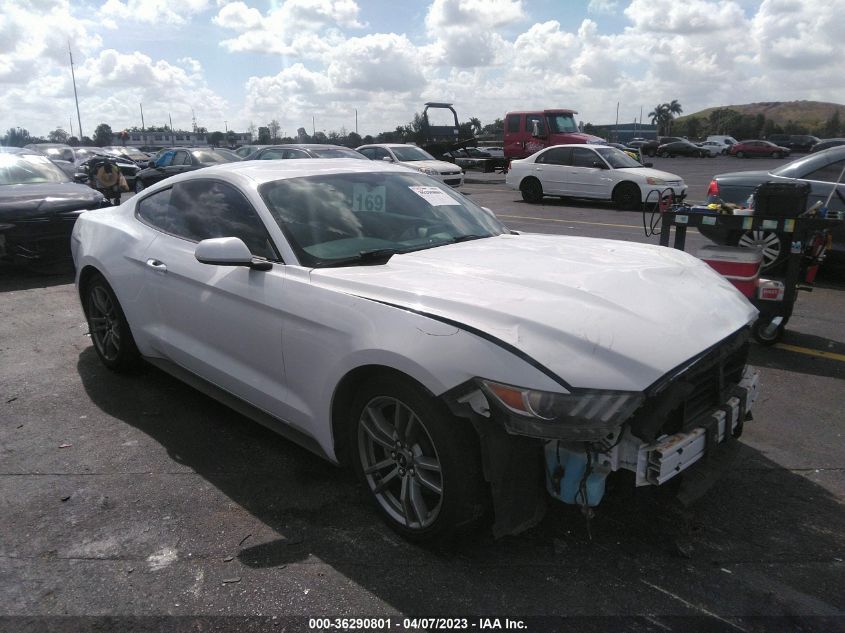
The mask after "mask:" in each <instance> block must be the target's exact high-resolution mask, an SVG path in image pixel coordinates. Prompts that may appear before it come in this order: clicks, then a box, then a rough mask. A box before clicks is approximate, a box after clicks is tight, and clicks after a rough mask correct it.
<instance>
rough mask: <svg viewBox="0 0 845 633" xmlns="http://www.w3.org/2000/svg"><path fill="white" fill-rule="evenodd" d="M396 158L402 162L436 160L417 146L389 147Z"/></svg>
mask: <svg viewBox="0 0 845 633" xmlns="http://www.w3.org/2000/svg"><path fill="white" fill-rule="evenodd" d="M390 149H391V150H392V151H393V153H394V154H396V160H398V161H402V162H413V161H415V160H437V159H436V158H434V156H432V155H431V154H429V153H428V152H427V151H425V150H424V149H420V148H419V147H391V148H390Z"/></svg>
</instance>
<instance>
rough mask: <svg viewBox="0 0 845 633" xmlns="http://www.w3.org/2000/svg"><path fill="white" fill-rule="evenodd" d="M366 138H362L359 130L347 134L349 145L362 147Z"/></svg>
mask: <svg viewBox="0 0 845 633" xmlns="http://www.w3.org/2000/svg"><path fill="white" fill-rule="evenodd" d="M363 141H364V139H362V138H361V135H360V134H358V132H350V133H349V134H347V136H346V145H347V146H349V147H360V146H361V145H363V144H364V143H363Z"/></svg>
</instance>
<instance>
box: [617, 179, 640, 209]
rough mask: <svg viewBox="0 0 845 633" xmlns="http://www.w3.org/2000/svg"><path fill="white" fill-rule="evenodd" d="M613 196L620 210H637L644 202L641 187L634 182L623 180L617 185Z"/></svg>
mask: <svg viewBox="0 0 845 633" xmlns="http://www.w3.org/2000/svg"><path fill="white" fill-rule="evenodd" d="M611 197H612V198H613V203H614V204H615V205H616V207H617V208H618V209H619V210H620V211H636V210H637V209H639V208H640V207H641V206H642V203H643V201H642V195H641V192H640V188H639V187H638V186H637V185H636V184H634V183H633V182H621V183H619V184H618V185H616V189H614V190H613V194H612V196H611Z"/></svg>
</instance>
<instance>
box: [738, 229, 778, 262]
mask: <svg viewBox="0 0 845 633" xmlns="http://www.w3.org/2000/svg"><path fill="white" fill-rule="evenodd" d="M734 245H735V246H742V247H743V248H759V249H761V250H762V251H763V263H762V265H761V267H760V270H761V271H762V272H766V273H773V272H776V271H779V270H780V269H781V268H783V266H784V265H785V264H786V260H787V258H788V257H789V241H788V240H787V238H785V237H783V236H782V235H780V234H778V233H775V232H774V231H763V230H756V231H745V232H743V233H740V234H738V235H737V236H736V241H735V244H734Z"/></svg>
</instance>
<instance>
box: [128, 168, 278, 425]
mask: <svg viewBox="0 0 845 633" xmlns="http://www.w3.org/2000/svg"><path fill="white" fill-rule="evenodd" d="M156 196H159V197H160V198H161V199H160V200H154V198H156ZM165 198H166V199H165ZM138 217H139V219H140V220H141V221H143V222H145V223H147V224H149V225H151V226H153V227H155V228H156V229H158V231H159V234H158V236H157V237H156V239H155V240H154V241H153V242H152V244H150V246H149V247H148V248H147V251H146V253H145V269H146V280H147V283H146V286H147V290H148V292H147V293H146V296H147V297H149V298H150V299H151V300H152V301H154V303H155V305H154V307H152V308H151V310H150V312H151V313H152V314H153V315H154V316H153V319H152V323H151V324H150V325H149V327H148V331H149V332H148V334H149V339H150V344H151V346H152V347H153V348H154V349H155V350H156V351H157V352H158V353H159V354H160V355H161V356H162V357H164V358H165V359H167V360H169V361H171V362H173V363H176V364H177V365H179V366H181V367H183V368H184V369H187V370H188V371H190V372H191V373H193V374H196V375H197V376H200V377H201V378H204V379H205V380H207V381H209V382H211V383H213V384H215V385H217V386H218V387H221V388H223V389H224V390H226V391H228V392H230V393H232V394H234V395H236V396H238V397H239V398H241V399H243V400H246V401H247V402H249V403H251V404H253V405H254V406H257V407H259V408H261V409H263V410H265V411H267V412H269V413H271V414H273V415H275V416H277V417H280V418H282V419H286V418H287V417H288V413H289V411H288V408H287V405H286V402H287V400H288V398H287V386H286V379H285V366H284V361H283V358H282V331H283V328H284V323H285V318H286V312H285V303H286V301H285V267H284V265H282V264H276V265H274V266H273V268H272V269H271V270H267V271H259V270H252V269H250V268H248V267H245V266H223V265H210V264H203V263H200V262H199V261H197V259H196V257H195V255H194V252H195V249H196V245H197V242H198V241H200V240H202V239H207V238H212V237H239V238H241V239H242V240H243V241H244V242H245V243H246V245H247V246H248V247H249V249H250V251H251V252H252V253H253V255H256V256H259V257H266V258H267V259H269V260H271V261H273V260H275V261H278V260H279V257H278V255H277V252H276V249H275V247H274V246H273V244H272V241H271V239H270V237H269V235H268V233H267V230H266V228H265V226H264V224H263V223H262V221H261V219H260V218H259V216H258V214H257V213H256V212H255V210H254V209H253V208H252V206H251V205H250V203H249V202H248V201H247V199H246V198H245V197H244V196H243V195H242V194H241V193H240V192H239V191H238V190H237V189H236V188H235V187H233V186H232V185H230V184H228V183H223V182H220V181H215V180H211V179H196V180H190V181H186V182H181V183H178V184H176V185H174V186H173V187H172V188H169V189H166V190H164V191H160V192H157V193H156V194H153V195H152V196H150V197H149V198H146V199H144V200H142V201H141V202H140V203H139V205H138Z"/></svg>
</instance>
